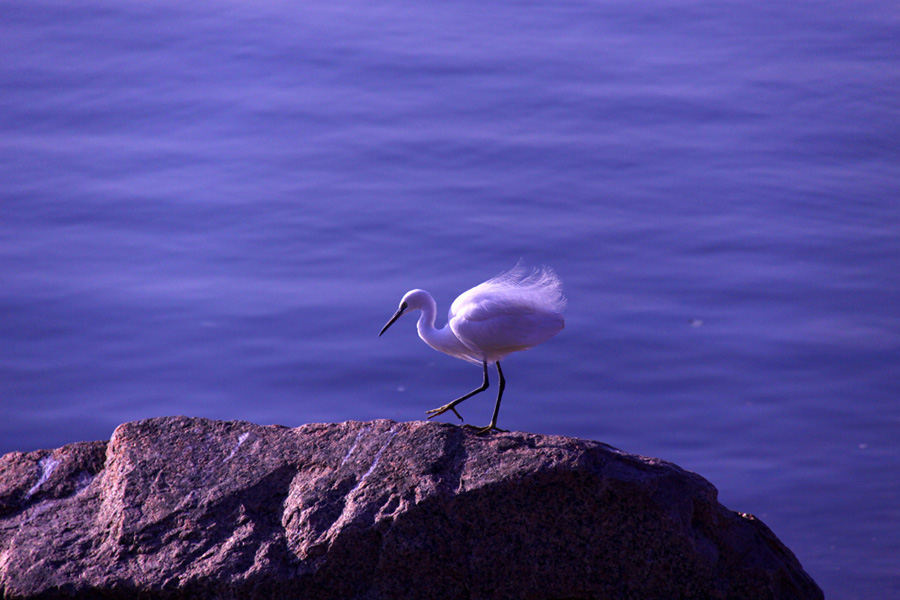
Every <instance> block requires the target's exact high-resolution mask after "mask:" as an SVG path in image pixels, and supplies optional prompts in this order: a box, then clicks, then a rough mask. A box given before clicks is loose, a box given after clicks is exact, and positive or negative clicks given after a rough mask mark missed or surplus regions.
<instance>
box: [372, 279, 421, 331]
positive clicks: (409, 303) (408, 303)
mask: <svg viewBox="0 0 900 600" xmlns="http://www.w3.org/2000/svg"><path fill="white" fill-rule="evenodd" d="M428 300H431V295H430V294H429V293H428V292H426V291H425V290H411V291H409V292H406V294H404V295H403V298H402V299H401V300H400V308H398V309H397V312H395V313H394V316H393V317H391V320H390V321H388V322H387V325H385V326H384V327H382V328H381V333H379V334H378V337H381V334H383V333H384V332H385V331H387V330H388V327H390V326H391V325H393V324H394V321H396V320H397V319H399V318H400V317H402V316H403V315H405V314H406V313H407V312H410V311H413V310H416V309H421V308H422V307H424V306H425V305H427V304H428ZM431 301H432V302H434V300H431Z"/></svg>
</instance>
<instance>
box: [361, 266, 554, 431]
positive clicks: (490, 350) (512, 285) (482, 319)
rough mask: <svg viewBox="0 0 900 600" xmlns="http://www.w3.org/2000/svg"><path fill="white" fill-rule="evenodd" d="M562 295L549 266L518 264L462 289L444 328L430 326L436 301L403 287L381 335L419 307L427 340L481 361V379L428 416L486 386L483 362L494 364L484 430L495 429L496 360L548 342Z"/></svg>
mask: <svg viewBox="0 0 900 600" xmlns="http://www.w3.org/2000/svg"><path fill="white" fill-rule="evenodd" d="M565 303H566V300H565V297H564V296H563V294H562V286H561V284H560V282H559V279H558V278H557V277H556V275H555V274H554V273H553V271H552V270H551V269H549V268H544V269H540V270H535V271H534V272H532V273H531V274H530V275H527V276H526V275H525V273H524V269H523V268H522V267H521V266H519V265H516V267H514V268H513V269H512V270H510V271H507V272H506V273H502V274H500V275H498V276H497V277H494V278H492V279H489V280H487V281H485V282H484V283H482V284H480V285H477V286H475V287H473V288H472V289H470V290H468V291H466V292H463V293H462V294H460V296H459V297H458V298H457V299H456V300H454V301H453V304H452V305H451V306H450V312H449V314H448V316H447V325H446V326H444V327H443V328H442V329H436V328H435V326H434V321H435V317H436V315H437V304H436V303H435V301H434V298H432V297H431V294H429V293H428V292H426V291H425V290H412V291H409V292H407V293H406V294H405V295H404V296H403V299H402V300H401V301H400V308H399V309H398V310H397V312H396V313H395V314H394V316H393V317H392V318H391V320H390V321H388V323H387V325H385V326H384V328H383V329H382V330H381V333H380V334H379V335H381V334H383V333H384V332H385V331H387V328H388V327H390V326H391V325H392V324H393V323H394V321H396V320H397V319H399V318H400V317H401V316H402V315H404V314H405V313H406V312H407V311H411V310H421V311H422V314H421V316H420V317H419V322H418V324H417V329H418V331H419V337H420V338H422V340H424V341H425V343H426V344H428V345H429V346H431V347H432V348H434V349H435V350H439V351H441V352H444V353H445V354H449V355H450V356H455V357H456V358H461V359H463V360H466V361H469V362H471V363H475V364H479V365H482V366H483V368H484V383H483V384H482V386H481V387H480V388H478V389H476V390H474V391H472V392H470V393H469V394H466V395H465V396H462V397H460V398H457V399H456V400H454V401H453V402H451V403H449V404H446V405H444V406H442V407H440V408H436V409H434V410H431V411H428V414H429V415H430V416H429V418H432V417H436V416H437V415H439V414H443V413H444V412H447V411H448V410H452V411H453V412H454V413H455V414H456V416H457V417H459V413H457V412H456V408H455V407H456V405H457V404H459V403H460V402H462V401H463V400H465V399H467V398H470V397H471V396H473V395H474V394H477V393H478V392H482V391H484V390H486V389H487V387H488V377H487V366H488V364H495V365H496V366H497V373H498V374H499V376H500V392H499V394H498V395H497V404H496V406H495V408H494V416H493V418H492V419H491V423H490V425H488V426H487V427H485V428H484V430H485V431H488V430H490V429H497V413H498V412H499V409H500V398H501V397H502V395H503V387H504V384H505V381H504V378H503V371H501V370H500V360H502V359H503V358H504V357H505V356H506V355H508V354H510V353H512V352H517V351H520V350H527V349H529V348H531V347H533V346H536V345H538V344H541V343H543V342H546V341H547V340H549V339H550V338H552V337H553V336H554V335H556V334H557V333H559V331H560V330H561V329H562V328H563V327H564V320H563V316H562V309H563V307H564V306H565Z"/></svg>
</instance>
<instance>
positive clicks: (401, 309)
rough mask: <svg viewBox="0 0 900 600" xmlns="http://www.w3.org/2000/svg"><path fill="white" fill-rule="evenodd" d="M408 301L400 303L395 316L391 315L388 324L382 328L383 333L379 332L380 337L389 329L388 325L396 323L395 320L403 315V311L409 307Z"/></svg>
mask: <svg viewBox="0 0 900 600" xmlns="http://www.w3.org/2000/svg"><path fill="white" fill-rule="evenodd" d="M407 308H408V307H407V305H406V302H404V303H403V304H401V305H400V308H398V309H397V312H395V313H394V316H393V317H391V320H390V321H388V322H387V325H385V326H384V327H382V328H381V333H379V334H378V337H381V334H382V333H384V332H385V331H387V330H388V327H390V326H391V325H393V324H394V321H396V320H397V319H399V318H400V317H402V316H403V313H404V312H406V309H407Z"/></svg>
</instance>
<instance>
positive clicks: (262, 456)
mask: <svg viewBox="0 0 900 600" xmlns="http://www.w3.org/2000/svg"><path fill="white" fill-rule="evenodd" d="M62 597H65V598H70V597H74V598H96V597H103V598H109V599H116V598H122V599H124V598H128V599H131V598H143V599H157V598H158V599H167V600H169V599H180V598H184V599H187V598H191V599H202V598H216V599H229V598H241V599H245V598H246V599H282V598H284V599H288V598H290V599H295V600H305V599H316V600H318V599H335V600H337V599H358V600H375V599H382V598H384V599H402V598H410V599H417V600H427V599H430V598H440V599H456V598H458V599H463V598H466V599H481V598H484V599H487V598H490V599H504V598H509V599H516V600H519V599H533V600H539V599H564V598H578V599H589V598H597V599H600V598H616V599H621V598H635V599H641V600H652V599H671V598H704V599H705V598H753V599H765V598H773V599H774V598H791V599H803V598H822V592H821V590H820V589H819V588H818V587H817V586H816V584H815V583H814V582H813V580H812V579H811V578H810V577H809V576H808V575H807V574H806V573H805V572H804V571H803V569H802V568H801V566H800V564H799V563H798V561H797V559H796V558H795V557H794V555H793V554H792V553H791V552H790V550H788V549H787V548H785V547H784V546H783V545H782V544H781V542H779V541H778V539H777V538H776V537H775V535H774V534H772V532H771V531H770V530H769V529H768V528H767V527H766V526H765V525H764V524H763V523H762V522H761V521H760V520H759V519H756V518H755V517H752V516H750V515H741V514H738V513H735V512H732V511H730V510H728V509H726V508H724V507H723V506H722V505H720V504H719V503H718V502H717V501H716V489H715V488H714V487H713V486H712V485H711V484H710V483H708V482H707V481H705V480H704V479H703V478H701V477H700V476H698V475H695V474H693V473H690V472H687V471H684V470H682V469H680V468H679V467H677V466H675V465H673V464H670V463H667V462H664V461H661V460H657V459H652V458H643V457H638V456H633V455H630V454H626V453H624V452H621V451H619V450H616V449H615V448H611V447H609V446H606V445H604V444H601V443H598V442H591V441H585V440H578V439H572V438H566V437H557V436H545V435H535V434H527V433H503V434H492V435H489V436H484V437H479V436H476V435H474V434H473V433H471V432H470V431H469V430H467V429H464V428H460V427H456V426H453V425H447V424H440V423H423V422H413V423H394V422H391V421H373V422H369V423H359V422H347V423H339V424H324V425H321V424H319V425H317V424H312V425H305V426H303V427H299V428H297V429H288V428H286V427H278V426H270V427H262V426H258V425H253V424H250V423H244V422H221V421H210V420H205V419H192V418H185V417H170V418H160V419H150V420H146V421H139V422H134V423H126V424H124V425H121V426H120V427H118V428H117V429H116V431H115V433H114V434H113V437H112V439H111V440H110V441H109V443H108V444H106V443H102V442H94V443H80V444H72V445H69V446H65V447H63V448H60V449H58V450H54V451H44V450H41V451H37V452H31V453H27V454H24V453H18V452H16V453H12V454H7V455H6V456H4V457H3V458H2V459H0V598H9V599H12V598H62Z"/></svg>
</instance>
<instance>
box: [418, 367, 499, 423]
mask: <svg viewBox="0 0 900 600" xmlns="http://www.w3.org/2000/svg"><path fill="white" fill-rule="evenodd" d="M481 364H482V366H483V367H484V382H483V383H482V384H481V387H480V388H476V389H474V390H472V391H471V392H469V393H468V394H466V395H465V396H460V397H459V398H457V399H456V400H454V401H453V402H450V403H448V404H445V405H443V406H441V407H440V408H433V409H431V410H429V411H426V412H425V414H426V415H428V418H429V419H432V418H434V417H436V416H438V415H442V414H444V413H445V412H447V411H448V410H452V411H453V414H454V415H456V417H457V418H458V419H459V420H460V421H462V420H463V418H462V417H460V416H459V413H458V412H456V405H457V404H459V403H460V402H462V401H463V400H468V399H469V398H471V397H472V396H474V395H475V394H477V393H479V392H483V391H484V390H486V389H488V385H489V384H488V368H487V361H483V362H482V363H481ZM497 369H498V371H499V369H500V365H499V364H498V365H497ZM500 393H501V394H502V393H503V374H502V373H501V374H500Z"/></svg>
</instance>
